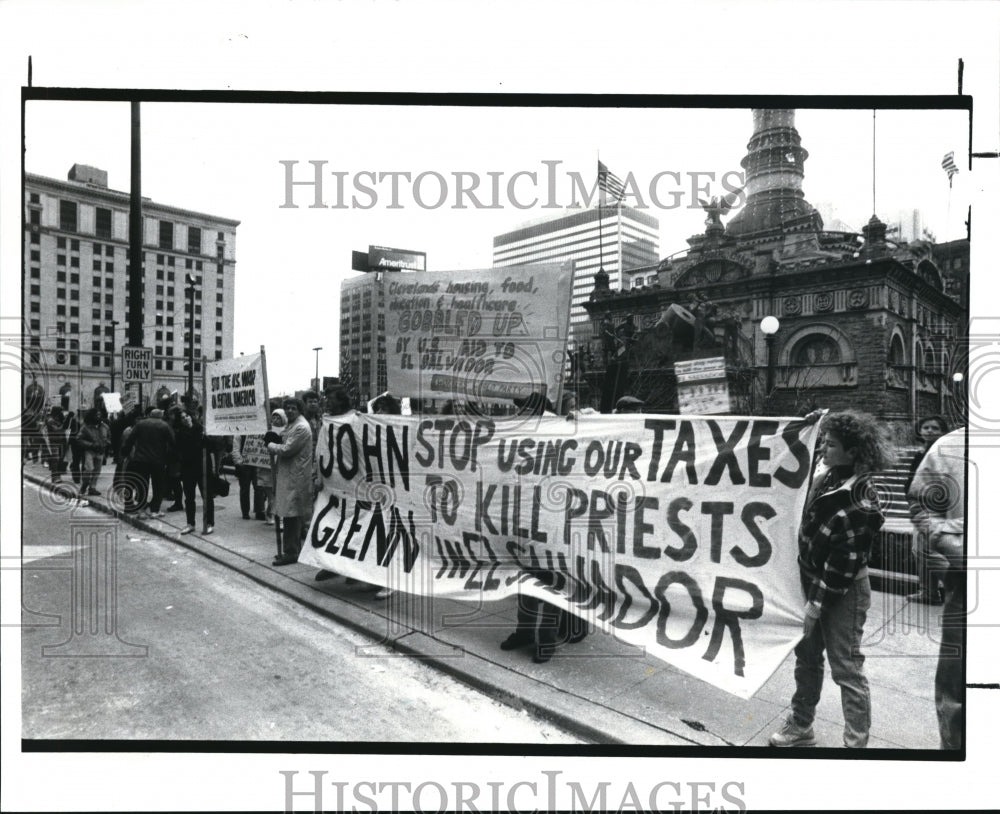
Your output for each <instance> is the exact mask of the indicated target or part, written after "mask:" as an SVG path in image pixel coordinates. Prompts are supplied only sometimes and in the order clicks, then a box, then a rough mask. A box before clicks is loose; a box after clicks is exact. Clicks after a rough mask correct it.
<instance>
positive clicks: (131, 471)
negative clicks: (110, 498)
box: [122, 410, 174, 518]
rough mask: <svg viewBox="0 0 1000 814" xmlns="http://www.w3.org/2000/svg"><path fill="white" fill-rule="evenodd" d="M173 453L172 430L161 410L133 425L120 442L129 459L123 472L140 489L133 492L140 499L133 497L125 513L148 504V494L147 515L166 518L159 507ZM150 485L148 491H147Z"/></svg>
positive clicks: (154, 411)
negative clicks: (140, 496)
mask: <svg viewBox="0 0 1000 814" xmlns="http://www.w3.org/2000/svg"><path fill="white" fill-rule="evenodd" d="M173 454H174V431H173V430H172V429H170V425H169V424H167V422H166V421H164V420H163V411H162V410H152V411H150V414H149V417H148V418H143V419H142V420H140V421H137V422H136V425H135V426H134V427H133V428H132V431H131V432H130V433H129V435H128V438H126V439H125V441H124V442H123V443H122V455H123V456H125V457H126V458H128V464H127V465H126V473H127V474H128V476H129V479H130V480H131V481H132V482H133V483H134V484H135V485H137V486H139V485H141V487H142V488H141V489H137V490H136V491H137V494H141V495H142V497H143V500H142V501H141V502H140V501H137V500H136V499H135V496H133V500H132V502H131V504H130V505H129V506H127V507H126V509H127V511H131V512H134V511H138V510H139V509H140V508H141V506H142V505H143V504H145V503H146V502H147V500H146V498H147V495H148V494H149V493H150V492H151V494H152V496H151V498H150V499H149V501H148V507H149V508H148V512H149V514H148V516H150V517H153V518H159V517H164V516H165V515H164V513H163V512H161V511H160V504H161V503H162V501H163V490H164V479H165V477H166V472H167V464H168V463H169V461H170V459H171V456H172V455H173ZM150 486H151V487H152V488H151V489H150V488H148V487H150Z"/></svg>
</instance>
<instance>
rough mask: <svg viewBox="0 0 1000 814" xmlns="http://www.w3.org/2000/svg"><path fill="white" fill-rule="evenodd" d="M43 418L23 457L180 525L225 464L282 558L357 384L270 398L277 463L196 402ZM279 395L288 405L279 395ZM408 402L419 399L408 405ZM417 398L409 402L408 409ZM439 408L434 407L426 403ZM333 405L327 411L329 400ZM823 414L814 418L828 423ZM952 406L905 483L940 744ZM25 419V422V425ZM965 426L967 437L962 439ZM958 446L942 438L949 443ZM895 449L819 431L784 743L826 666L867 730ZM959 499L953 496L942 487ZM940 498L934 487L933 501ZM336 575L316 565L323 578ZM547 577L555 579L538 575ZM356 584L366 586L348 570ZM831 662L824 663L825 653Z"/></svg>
mask: <svg viewBox="0 0 1000 814" xmlns="http://www.w3.org/2000/svg"><path fill="white" fill-rule="evenodd" d="M26 395H27V397H28V398H26V402H27V406H29V407H30V408H32V410H33V412H32V420H31V421H26V423H25V427H26V432H25V455H26V457H27V459H28V460H34V461H39V462H44V463H45V464H46V465H47V466H48V467H49V470H50V477H51V479H52V481H54V482H59V481H60V480H61V477H62V475H63V474H64V473H65V472H66V470H67V462H68V469H69V472H70V474H71V476H72V478H73V481H74V482H75V483H76V484H78V485H79V487H80V493H81V494H83V495H95V494H99V492H98V491H97V488H96V483H97V479H98V477H99V475H100V474H101V471H102V467H103V466H104V464H105V462H106V461H107V460H108V458H109V457H110V458H111V459H112V460H113V461H114V463H115V467H116V474H115V478H114V484H115V487H114V488H116V489H119V488H120V489H121V490H122V492H123V493H124V495H125V498H124V501H123V502H124V510H125V511H126V512H128V513H136V514H139V515H140V516H145V517H148V518H161V517H164V516H165V513H164V512H163V511H162V510H161V509H162V503H163V501H164V500H165V499H167V498H172V500H173V502H172V504H171V505H170V507H169V510H180V509H183V511H184V512H185V514H186V525H185V526H184V528H183V529H182V531H181V533H182V534H186V533H190V532H192V531H194V530H195V521H196V516H197V506H196V493H200V495H201V500H202V504H203V516H204V527H203V529H202V531H203V533H206V534H210V533H212V531H213V527H214V511H215V505H214V502H215V499H216V498H217V497H218V496H219V495H220V494H222V492H223V490H222V489H221V485H222V483H223V479H222V478H221V475H220V473H221V466H222V462H223V460H224V459H228V460H229V461H230V462H231V463H233V464H234V466H235V472H236V476H237V479H238V482H239V504H240V510H241V514H242V517H243V519H245V520H249V519H251V517H252V518H253V519H256V520H261V521H266V522H267V523H269V524H276V526H277V529H276V532H277V543H278V553H277V556H275V558H274V560H273V562H272V564H273V565H274V566H285V565H290V564H292V563H295V562H297V561H298V559H299V553H300V551H301V549H302V545H303V542H304V540H305V536H306V532H307V529H308V526H309V520H310V518H311V516H312V514H313V508H314V505H315V500H316V497H317V495H318V493H319V490H320V488H321V485H322V484H321V478H320V475H319V470H318V466H317V464H316V445H317V442H318V438H319V434H320V431H321V429H322V423H323V415H324V413H325V414H326V415H328V416H340V415H345V414H347V413H350V412H351V411H352V410H353V409H354V407H353V406H352V404H351V400H350V398H349V397H348V395H347V392H346V391H345V390H344V389H343V388H337V389H334V390H332V391H329V392H327V393H326V394H324V398H322V399H321V398H320V396H319V394H317V393H315V392H312V391H309V392H306V393H305V394H304V395H303V397H302V398H301V399H299V398H294V397H290V398H284V399H279V400H272V405H271V406H272V407H273V410H272V411H271V414H270V420H269V424H270V427H271V429H270V431H269V432H268V433H267V434H266V435H265V436H264V439H263V440H264V444H265V448H266V450H267V455H268V456H269V457H270V463H271V465H270V466H266V465H264V466H261V465H260V464H259V462H258V463H257V465H251V464H249V463H248V462H247V461H246V460H245V458H244V455H245V453H246V451H247V447H246V444H247V437H238V438H235V439H233V438H213V437H210V436H207V435H206V434H205V429H204V423H203V421H204V419H203V411H202V408H201V406H200V405H199V404H198V402H197V400H196V399H194V398H188V399H183V400H182V401H181V402H180V403H171V404H169V405H164V407H163V409H160V408H150V409H147V410H146V411H145V413H144V414H141V415H140V413H139V411H138V409H134V410H132V411H131V412H130V413H128V414H125V415H119V416H117V417H115V418H114V419H109V418H108V416H107V414H106V413H105V412H104V411H103V410H102V409H101V408H100V406H98V407H95V408H93V409H90V410H87V411H86V412H85V413H84V414H83V416H82V421H81V419H80V417H79V416H77V415H75V414H74V413H73V412H72V411H70V410H67V409H64V407H63V406H62V405H57V406H53V407H51V408H50V409H49V411H48V413H45V414H44V415H43V410H42V408H41V404H40V403H38V401H37V394H33V393H31V392H30V388H29V393H27V394H26ZM279 404H280V406H277V405H279ZM411 405H412V408H411V409H412V412H423V411H426V412H433V410H421V407H422V405H421V403H420V402H419V401H418V400H416V399H414V400H412V402H411ZM411 405H407V406H408V407H410V406H411ZM428 406H429V405H428ZM643 406H644V405H643V403H642V402H641V401H640V400H639V399H636V398H634V397H631V396H624V397H622V398H621V399H619V400H618V402H617V403H616V404H615V405H614V410H613V412H615V413H633V412H641V411H642V409H643ZM324 408H325V409H324ZM361 409H362V410H364V409H367V411H368V412H371V413H373V414H376V415H399V414H401V413H403V412H410V411H411V410H410V409H408V410H405V411H404V409H403V403H402V402H401V400H399V399H397V398H395V397H394V396H392V395H390V394H388V393H385V394H382V395H381V396H379V397H377V398H376V399H374V400H373V401H372V402H370V403H369V404H368V405H366V406H362V407H361ZM438 412H440V413H441V414H454V413H457V412H465V413H467V414H481V415H497V414H504V413H506V414H507V415H513V416H515V417H530V416H555V415H562V416H565V417H567V418H568V419H570V420H574V419H575V418H576V416H578V415H582V414H585V413H587V412H592V411H591V410H587V409H584V410H579V409H578V407H577V403H576V398H575V396H573V395H572V394H567V395H566V396H564V398H563V399H562V400H561V401H560V404H559V407H558V408H556V407H555V406H554V405H553V404H552V403H551V402H550V401H549V400H548V399H546V398H545V397H544V396H543V395H542V394H540V393H532V394H530V395H529V396H527V397H526V398H524V399H518V400H515V401H514V405H513V408H512V409H510V410H507V411H504V410H503V409H498V408H497V407H496V406H491V407H490V408H488V409H479V407H478V405H470V404H461V405H457V404H455V403H454V402H446V403H445V404H444V405H442V406H441V407H440V408H439V410H438ZM820 414H821V413H820V412H819V411H815V412H813V413H810V414H809V415H808V416H806V420H807V421H814V420H819V416H820ZM948 429H949V428H948V424H947V422H946V421H945V420H944V418H942V417H941V416H929V417H927V418H924V419H922V420H921V421H919V422H918V423H917V425H916V431H917V435H918V437H919V438H920V440H921V441H922V442H923V445H924V446H923V449H922V450H921V451H920V452H919V454H918V455H917V456H916V459H915V460H914V461H913V465H912V469H911V473H910V477H909V479H908V481H907V484H906V486H907V489H908V491H909V500H910V504H911V513H912V516H913V519H914V523H915V525H916V527H917V528H918V530H919V534H918V535H917V537H916V543H915V546H914V554H915V556H916V557H917V561H918V562H919V563H920V568H919V570H920V575H921V576H920V588H921V591H920V593H919V594H918V595H915V596H912V597H911V599H914V600H917V601H925V602H935V603H936V602H941V601H943V602H944V603H945V604H946V610H947V611H948V614H947V615H946V618H945V621H944V625H943V628H944V629H943V636H942V640H941V655H940V658H939V666H938V671H937V676H936V681H935V685H936V686H935V700H936V705H937V710H938V718H939V723H940V732H941V746H942V748H958V747H960V746H961V742H962V731H963V720H962V715H963V711H964V687H963V686H962V676H961V658H960V656H956V655H955V653H954V652H952V651H953V650H955V651H956V652H960V648H954V647H953V645H954V644H955V643H958V644H960V643H961V634H962V629H963V628H962V626H963V625H964V613H965V582H964V571H963V568H964V554H963V539H964V538H963V533H964V524H963V518H964V493H963V491H962V489H963V485H964V447H963V446H962V444H963V443H964V435H961V434H962V433H963V432H964V431H962V430H959V431H953V432H951V433H950V434H948ZM29 430H30V432H29ZM960 435H961V437H960ZM944 441H947V442H948V445H947V447H948V448H947V449H943V448H942V443H944ZM889 454H890V453H889V446H888V444H887V437H886V434H885V429H884V427H882V426H880V424H879V423H878V422H877V421H876V419H874V418H873V417H872V416H870V415H867V414H865V413H860V412H855V411H843V412H840V413H833V414H830V415H828V416H826V418H825V419H824V420H823V424H822V426H821V433H820V440H819V441H818V455H817V471H816V473H815V474H814V477H813V482H812V486H811V489H810V491H809V495H808V497H807V500H806V509H805V512H804V514H803V517H802V520H801V524H800V527H799V570H800V577H801V582H802V592H803V602H804V619H805V622H804V627H803V638H802V640H801V641H800V642H799V644H798V645H797V646H796V648H795V673H794V677H795V691H794V694H793V696H792V700H791V713H790V715H789V717H788V719H787V720H786V722H785V724H784V725H783V727H782V728H781V729H780V730H779V731H778V732H776V733H775V734H774V735H772V736H771V739H770V743H771V744H772V745H773V746H808V745H812V744H814V743H815V742H816V739H815V736H814V734H813V731H812V723H813V720H814V717H815V714H816V706H817V703H818V701H819V698H820V693H821V690H822V686H823V683H824V664H825V661H828V662H829V664H830V671H831V677H832V679H833V681H834V682H835V683H836V684H837V685H838V687H839V689H840V692H841V700H842V708H843V716H844V736H843V740H844V745H845V746H847V747H864V746H866V745H867V742H868V738H869V729H870V726H871V699H870V696H869V687H868V682H867V679H866V678H865V674H864V655H863V654H862V650H861V642H862V637H863V630H864V624H865V621H866V617H867V612H868V609H869V607H870V604H871V586H870V584H869V573H868V564H869V560H870V556H871V551H872V547H873V543H874V540H875V536H876V534H877V533H878V531H879V529H880V528H881V526H882V524H883V521H884V518H883V515H882V512H881V510H880V507H879V501H878V498H877V495H876V492H875V490H874V488H873V481H872V476H873V474H874V473H876V472H878V471H879V470H882V469H884V468H885V467H886V465H887V463H888V458H889ZM942 493H947V494H948V495H949V497H948V499H947V500H942V499H941V494H942ZM929 495H930V496H931V497H929ZM336 576H337V575H336V574H335V573H333V572H331V571H328V570H320V571H319V572H318V573H317V574H316V576H315V579H316V580H317V581H320V582H321V581H324V580H327V579H333V578H335V577H336ZM543 578H544V577H543ZM348 581H349V582H354V583H357V582H358V581H357V580H353V579H350V580H348ZM368 587H369V588H370V589H371V590H373V591H377V593H376V594H375V596H376V598H378V599H386V598H388V597H390V596H391V595H392V594H393V593H394V590H393V589H391V588H390V587H389V586H388V585H385V586H377V585H371V586H368ZM518 599H519V601H518V612H517V624H516V627H515V629H514V631H513V632H512V633H511V634H510V635H509V636H508V637H507V638H506V639H504V640H503V641H502V642H501V643H500V648H501V649H503V650H515V649H521V648H531V649H532V650H533V654H532V658H533V660H534V661H535V662H537V663H544V662H547V661H548V660H549V659H550V658H551V657H552V655H553V653H554V651H555V649H556V648H557V647H558V646H560V645H563V644H571V643H575V642H579V641H580V640H582V639H583V638H584V637H585V636H586V635H587V633H588V631H589V627H588V624H587V622H586V621H585V620H583V619H580V618H578V617H576V616H574V615H573V614H570V613H567V612H565V611H562V610H561V609H559V608H558V607H556V606H555V605H552V604H551V603H548V602H544V601H542V600H538V599H535V598H533V597H530V596H526V595H524V596H519V597H518ZM824 657H825V658H824Z"/></svg>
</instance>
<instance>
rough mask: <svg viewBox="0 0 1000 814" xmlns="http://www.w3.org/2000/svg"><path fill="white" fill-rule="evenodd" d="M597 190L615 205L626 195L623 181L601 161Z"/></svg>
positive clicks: (598, 167) (598, 166) (598, 164)
mask: <svg viewBox="0 0 1000 814" xmlns="http://www.w3.org/2000/svg"><path fill="white" fill-rule="evenodd" d="M597 188H598V189H599V190H600V191H601V192H603V193H604V194H605V195H606V196H607V197H608V198H611V199H612V200H614V202H615V203H618V202H619V201H621V199H622V196H623V195H624V194H625V185H624V184H623V183H622V179H621V178H619V177H618V176H617V175H615V174H614V173H613V172H611V170H609V169H608V168H607V167H606V166H604V164H603V163H602V162H601V161H598V162H597Z"/></svg>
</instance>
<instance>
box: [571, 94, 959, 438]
mask: <svg viewBox="0 0 1000 814" xmlns="http://www.w3.org/2000/svg"><path fill="white" fill-rule="evenodd" d="M794 116H795V114H794V111H793V110H754V111H753V124H754V129H753V135H752V137H751V139H750V142H749V144H748V145H747V155H746V157H745V158H744V159H743V161H742V164H743V168H744V170H745V171H746V187H745V193H746V204H745V206H743V208H742V209H740V210H739V211H738V212H737V213H736V214H735V215H733V217H732V218H730V219H729V222H728V223H727V224H726V225H723V223H722V218H723V217H724V216H725V214H726V213H727V212H728V210H729V209H730V207H731V206H732V205H733V203H735V200H734V198H733V196H730V198H727V199H723V200H722V201H719V200H718V199H713V200H712V202H711V203H710V204H707V205H705V207H704V208H705V209H706V212H707V215H708V217H707V220H706V228H705V232H704V233H703V234H700V235H695V236H693V237H691V238H689V240H688V244H689V249H688V250H687V252H686V253H685V254H684V255H683V256H679V257H678V256H674V257H671V258H668V259H667V260H664V261H662V262H661V263H659V264H658V265H656V266H655V267H652V266H650V267H647V268H646V269H645V270H643V269H636V270H634V271H633V273H632V274H631V275H630V276H631V277H632V278H633V279H637V278H638V279H643V280H645V281H646V284H645V285H640V286H637V287H634V288H632V289H630V290H628V291H622V292H617V291H612V290H611V289H610V287H609V286H608V285H607V283H606V282H605V281H602V280H600V279H598V280H596V281H595V288H594V291H593V292H592V294H591V297H590V301H589V302H588V304H587V311H588V313H589V315H590V319H591V324H592V326H593V329H594V336H595V337H599V338H598V339H595V340H593V341H592V342H591V345H590V347H589V348H587V349H584V353H583V354H582V355H581V356H580V357H579V358H578V364H577V366H576V369H575V373H576V378H577V380H578V381H580V382H586V383H587V384H588V385H590V389H591V391H592V392H603V393H604V394H605V398H604V399H603V401H604V404H603V406H605V407H606V406H607V404H608V403H609V401H613V399H614V398H617V396H618V395H621V394H622V393H623V392H626V391H628V392H630V393H631V394H632V395H635V396H638V397H639V398H642V399H644V400H645V401H646V402H647V406H646V409H647V410H657V411H664V412H676V411H677V401H676V382H675V379H674V377H673V363H674V362H677V361H681V360H686V359H693V358H703V357H709V356H725V358H726V362H727V368H728V371H729V379H730V389H731V391H732V392H734V393H735V394H736V395H737V396H738V397H739V400H738V401H737V402H736V404H737V405H738V406H739V407H740V408H744V407H745V408H746V410H747V411H748V412H751V413H769V414H773V415H793V414H797V413H800V412H802V411H804V410H807V409H809V408H811V407H814V406H818V407H828V408H830V409H833V410H836V409H844V408H849V407H851V408H860V409H865V410H867V411H869V412H872V413H874V414H876V415H878V416H879V417H881V418H883V419H885V420H886V421H887V422H888V423H889V424H890V426H891V427H892V428H893V430H894V432H895V435H896V437H897V439H898V440H899V441H900V442H901V443H904V444H912V443H913V442H914V440H915V439H914V438H913V436H912V425H913V423H914V421H915V420H916V418H917V417H918V416H920V415H926V414H930V413H945V414H949V413H951V414H956V413H959V414H960V413H961V409H962V407H961V399H956V398H955V393H954V387H953V373H954V372H955V371H956V370H957V369H958V367H957V366H959V365H961V364H962V362H963V361H964V353H963V351H962V348H963V336H964V331H965V325H966V323H967V307H966V304H967V297H968V267H969V264H968V257H969V243H968V241H967V240H965V241H954V242H952V243H949V244H945V245H946V246H947V250H946V251H945V250H944V247H943V246H942V247H938V246H935V245H934V244H931V243H927V242H925V241H916V242H913V243H907V244H902V243H895V242H893V241H891V240H888V239H887V237H886V227H885V224H883V223H882V222H881V221H879V220H878V218H877V217H875V216H872V218H871V220H870V221H869V222H868V224H867V225H866V226H865V227H864V228H863V229H862V234H860V235H858V234H856V233H851V232H843V231H831V230H824V226H823V220H822V218H821V217H820V215H819V213H818V212H817V211H816V210H815V209H814V208H813V207H812V206H811V205H810V204H809V203H808V202H807V201H806V200H805V197H804V195H803V192H802V179H803V175H804V163H805V161H806V159H807V158H808V153H807V152H806V150H805V149H803V148H802V146H801V142H800V138H799V134H798V132H797V131H796V129H795V121H794ZM944 258H947V262H946V263H944V264H942V262H941V261H943V260H944ZM942 265H943V267H942ZM639 272H641V273H639ZM653 273H655V282H652V283H650V280H651V279H652V277H653ZM671 306H674V307H673V308H671ZM768 316H771V317H776V318H777V320H778V328H777V331H776V332H775V333H773V334H772V335H771V336H766V335H765V334H764V333H763V332H762V330H761V321H762V320H763V319H764V318H765V317H768ZM768 322H771V321H770V320H769V321H768ZM609 391H610V392H611V395H610V396H609V395H608V392H609Z"/></svg>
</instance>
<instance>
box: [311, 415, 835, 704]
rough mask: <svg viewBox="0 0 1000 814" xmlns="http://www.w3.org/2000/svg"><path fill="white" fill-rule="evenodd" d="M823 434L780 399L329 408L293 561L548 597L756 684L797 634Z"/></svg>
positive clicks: (466, 589)
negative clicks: (696, 412) (817, 447)
mask: <svg viewBox="0 0 1000 814" xmlns="http://www.w3.org/2000/svg"><path fill="white" fill-rule="evenodd" d="M816 433H817V425H816V424H808V423H806V422H805V421H803V420H801V419H787V418H785V419H781V418H761V419H751V418H731V417H728V416H726V417H719V418H700V417H699V418H696V417H689V418H684V417H679V416H655V415H614V416H612V415H604V416H579V417H578V420H577V421H576V422H567V421H566V420H565V419H564V418H561V417H555V416H551V417H549V416H540V417H535V416H532V417H529V418H525V417H524V416H519V417H513V418H498V419H492V418H488V417H479V418H475V419H463V418H461V417H460V416H438V415H434V416H428V417H420V416H394V415H393V416H389V415H365V414H361V413H354V414H351V415H348V416H327V417H326V418H325V419H324V423H323V427H322V429H321V431H320V435H319V440H318V442H317V445H316V464H317V467H318V469H319V472H320V474H321V477H322V479H323V486H322V489H321V490H320V493H319V495H318V497H317V499H316V502H315V506H314V513H313V518H312V521H311V524H310V528H309V533H308V535H307V537H306V541H305V543H304V545H303V547H302V552H301V554H300V556H299V562H300V563H302V564H304V565H311V566H314V567H317V568H326V569H329V570H332V571H335V572H336V573H339V574H343V575H345V576H348V577H353V578H355V579H360V580H363V581H364V582H368V583H371V584H373V585H380V586H383V585H384V586H388V587H390V588H395V589H398V590H401V591H405V592H407V593H410V594H418V595H422V596H434V597H441V598H447V599H459V600H467V601H469V602H472V603H475V604H476V605H478V606H479V607H482V603H484V602H488V601H491V600H498V599H504V598H509V597H514V596H516V595H518V594H522V595H525V596H532V597H535V598H538V599H543V600H545V601H546V602H550V603H552V604H554V605H557V606H559V607H560V608H563V609H564V610H567V611H569V612H571V613H573V614H576V615H577V616H580V617H581V618H584V619H587V620H588V621H590V622H591V623H592V624H594V625H595V626H596V627H598V628H599V629H600V630H602V631H605V632H607V633H610V634H612V635H614V636H615V637H617V638H618V639H620V640H621V641H623V642H627V643H629V644H632V645H636V646H639V647H643V648H645V651H646V652H647V653H649V654H650V655H653V656H655V657H656V658H659V659H662V660H663V661H665V662H667V663H669V664H672V665H674V666H675V667H677V668H679V669H681V670H684V671H686V672H688V673H689V674H691V675H694V676H697V677H698V678H700V679H702V680H704V681H707V682H710V683H711V684H713V685H715V686H717V687H720V688H722V689H724V690H727V691H729V692H731V693H734V694H736V695H739V696H740V697H743V698H748V697H750V696H751V695H752V694H753V693H754V692H756V691H757V690H758V689H759V688H760V687H761V686H762V685H763V684H764V682H766V681H767V679H768V678H769V677H770V676H771V675H772V673H773V672H774V671H775V670H776V669H777V668H778V667H779V666H780V665H781V664H782V662H783V661H784V660H785V658H786V657H787V656H788V654H789V653H790V652H791V651H792V649H793V648H794V647H795V644H796V643H797V642H798V641H799V639H800V638H801V637H802V622H803V607H804V604H805V603H804V602H803V599H802V586H801V583H800V579H799V567H798V563H797V557H798V545H797V542H796V535H797V533H798V525H799V518H800V516H801V514H802V509H803V505H804V503H805V499H806V493H807V490H808V485H809V475H810V472H811V471H812V450H813V442H814V441H815V438H816ZM723 440H724V441H725V443H722V441H723ZM748 484H750V485H749V486H748ZM505 633H506V632H505V631H501V630H499V629H498V630H497V633H496V636H497V639H496V641H497V643H498V644H499V641H500V639H501V638H502V636H503V635H505Z"/></svg>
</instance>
